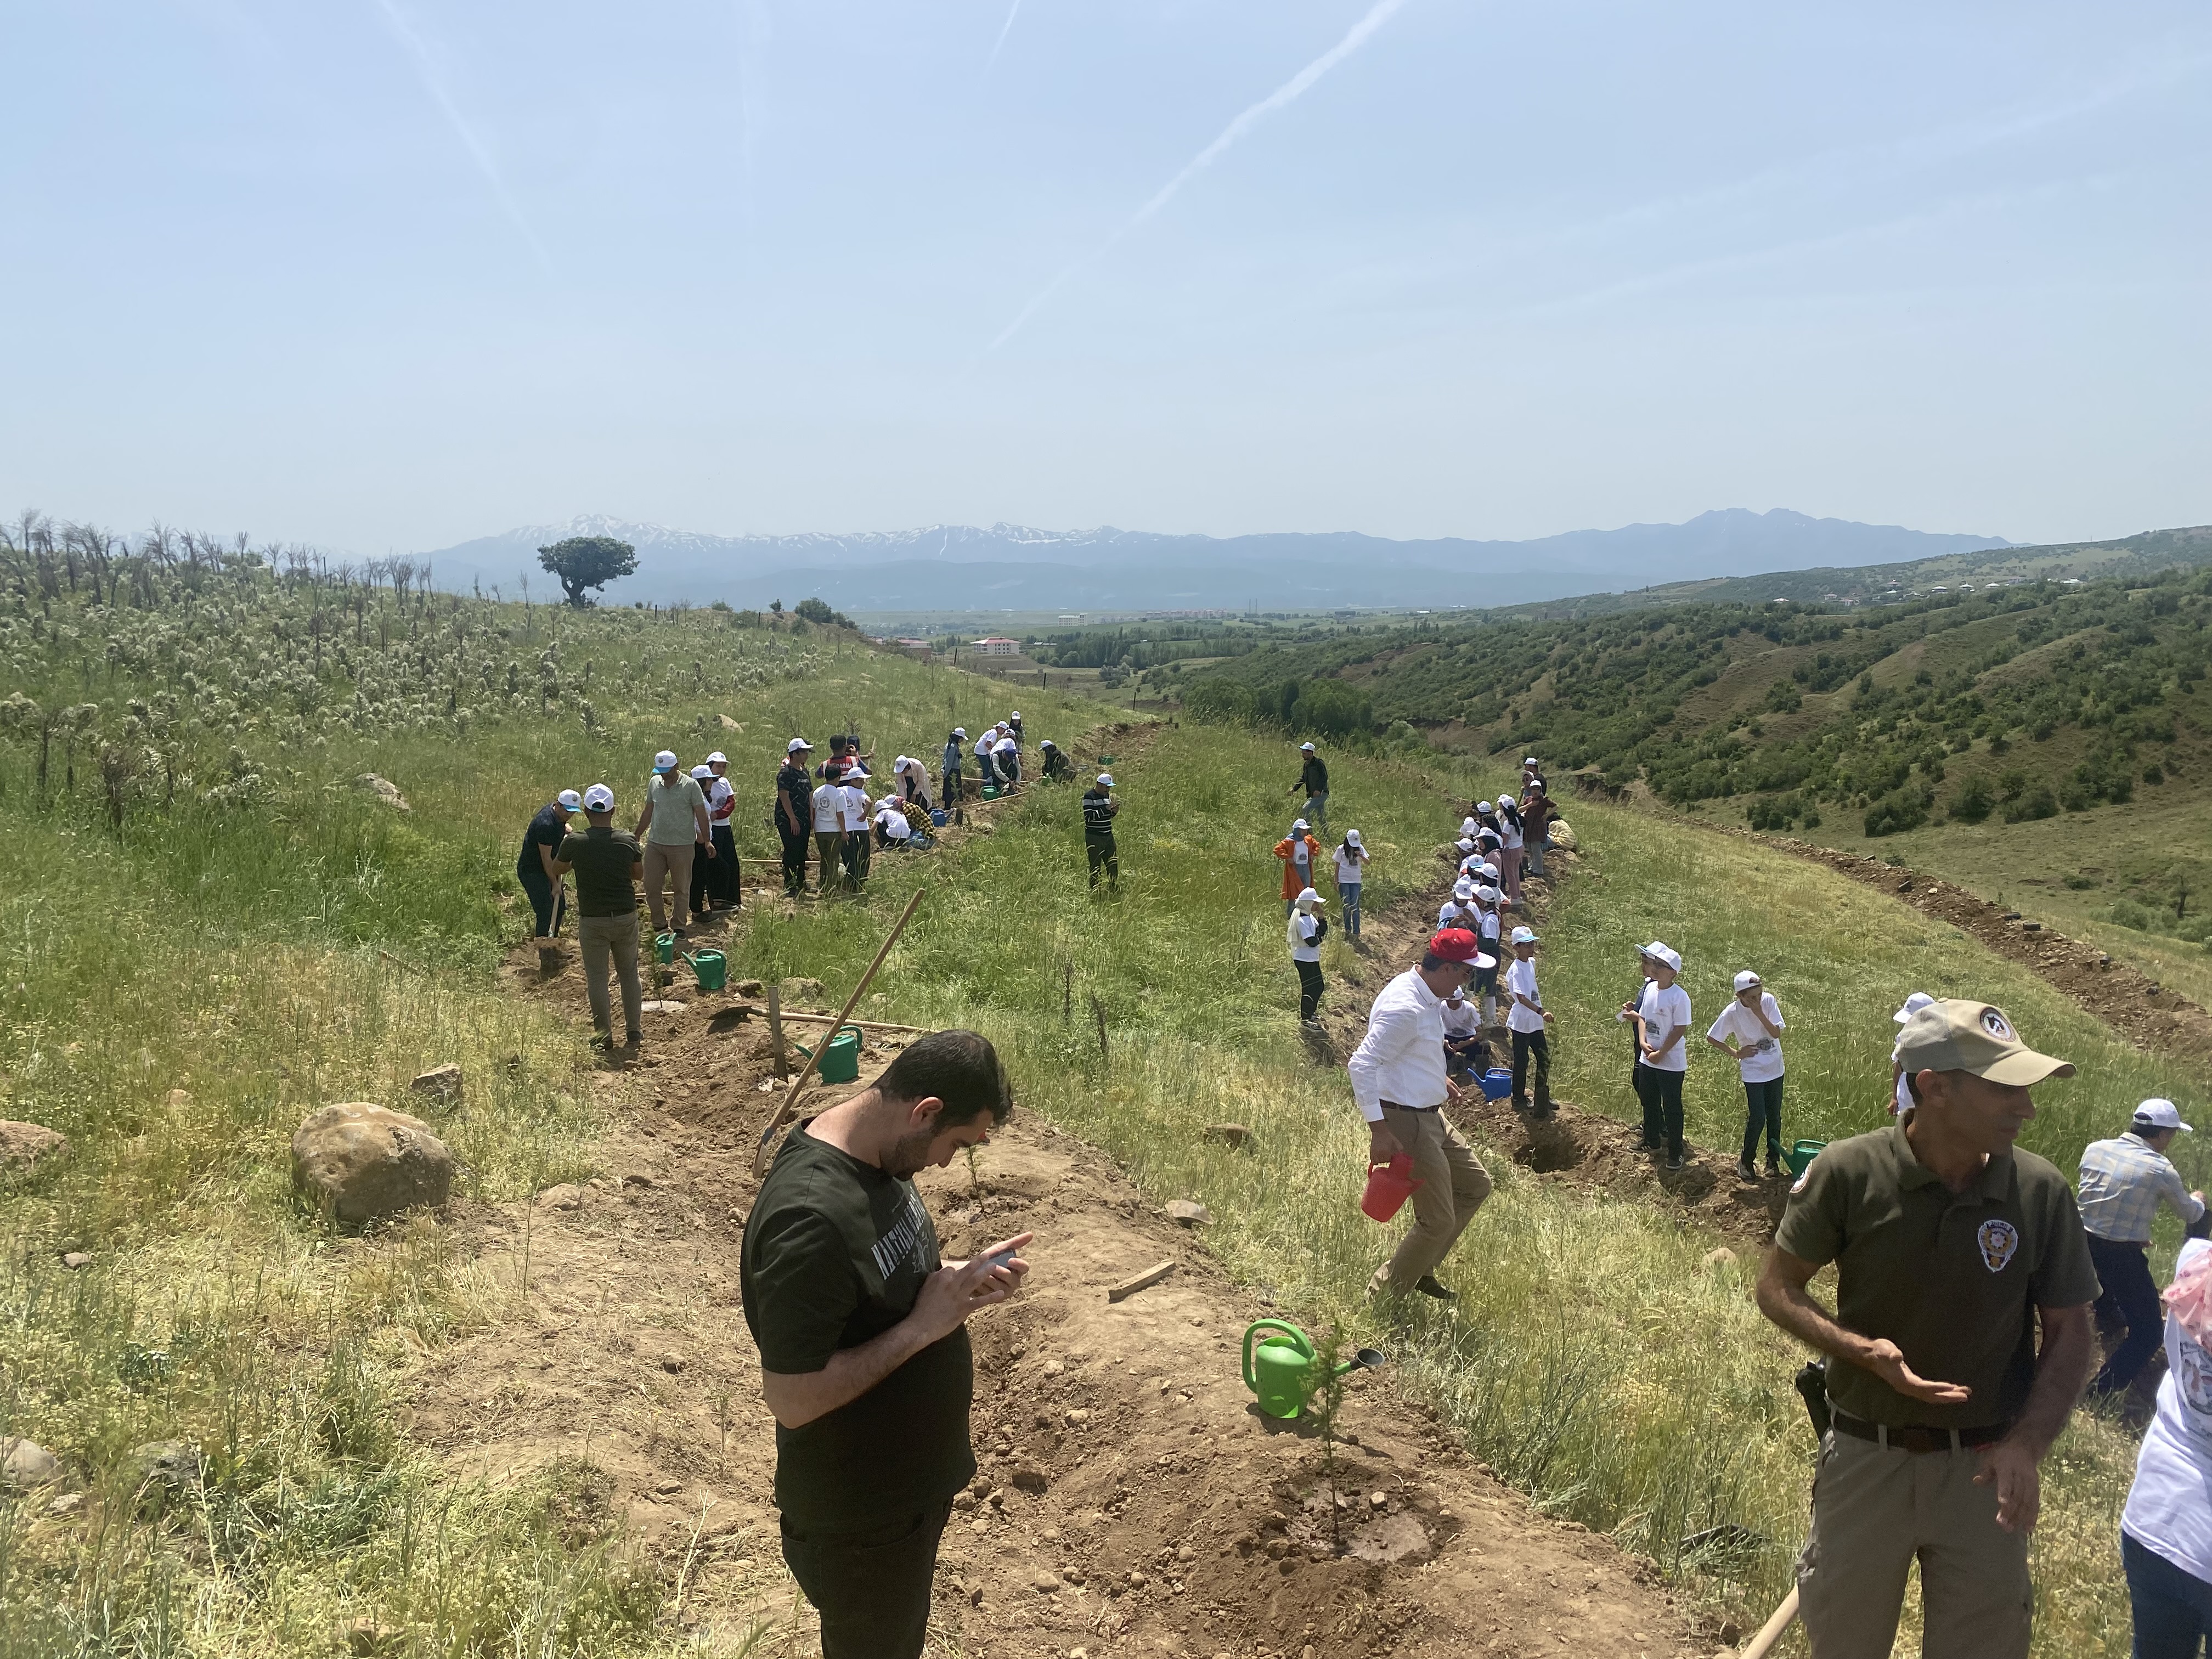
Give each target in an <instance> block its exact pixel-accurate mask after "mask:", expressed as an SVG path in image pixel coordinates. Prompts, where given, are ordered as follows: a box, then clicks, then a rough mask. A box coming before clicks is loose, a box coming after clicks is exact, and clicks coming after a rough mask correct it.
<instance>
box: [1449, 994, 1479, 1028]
mask: <svg viewBox="0 0 2212 1659" xmlns="http://www.w3.org/2000/svg"><path fill="white" fill-rule="evenodd" d="M1481 1029H1482V1010H1481V1009H1480V1008H1478V1007H1476V1006H1474V1004H1473V1003H1472V1002H1469V1001H1468V1000H1466V999H1465V998H1463V997H1462V999H1461V1000H1460V1004H1459V1006H1457V1007H1456V1008H1455V1007H1454V1006H1452V1005H1451V1004H1450V1003H1449V1002H1447V1003H1445V1004H1444V1035H1445V1036H1455V1037H1463V1036H1474V1034H1475V1033H1476V1032H1477V1031H1479V1030H1481Z"/></svg>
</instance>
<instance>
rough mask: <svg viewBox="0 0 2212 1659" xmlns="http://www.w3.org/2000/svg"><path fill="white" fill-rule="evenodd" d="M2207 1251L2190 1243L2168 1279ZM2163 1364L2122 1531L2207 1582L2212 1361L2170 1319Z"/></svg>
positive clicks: (2205, 1245) (2208, 1243)
mask: <svg viewBox="0 0 2212 1659" xmlns="http://www.w3.org/2000/svg"><path fill="white" fill-rule="evenodd" d="M2207 1250H2212V1240H2206V1239H2202V1238H2193V1239H2191V1240H2190V1241H2189V1242H2188V1243H2185V1244H2184V1245H2183V1246H2182V1247H2181V1255H2179V1257H2178V1258H2177V1259H2176V1261H2175V1262H2174V1271H2175V1272H2176V1273H2179V1272H2180V1270H2181V1269H2182V1268H2184V1267H2187V1266H2188V1265H2189V1264H2190V1263H2191V1262H2192V1261H2196V1260H2197V1259H2198V1258H2200V1257H2201V1256H2203V1254H2204V1252H2205V1251H2207ZM2120 1529H2121V1530H2122V1531H2123V1532H2125V1533H2126V1534H2128V1535H2129V1536H2130V1538H2133V1539H2134V1540H2135V1541H2136V1542H2137V1543H2138V1544H2141V1545H2142V1547H2144V1548H2145V1549H2148V1550H2150V1551H2152V1552H2153V1553H2155V1554H2157V1555H2159V1556H2161V1557H2163V1558H2164V1559H2166V1560H2168V1561H2171V1562H2172V1563H2173V1565H2175V1566H2177V1567H2179V1568H2180V1569H2181V1570H2182V1571H2184V1572H2185V1573H2187V1574H2188V1575H2189V1576H2190V1577H2192V1578H2197V1579H2207V1580H2212V1353H2208V1352H2205V1349H2204V1345H2203V1343H2201V1342H2199V1341H2197V1339H2196V1338H2195V1337H2193V1336H2191V1335H2190V1334H2189V1333H2188V1332H2187V1331H2185V1330H2183V1329H2182V1328H2181V1322H2180V1321H2179V1320H2178V1319H2176V1318H2174V1317H2173V1316H2172V1315H2171V1314H2169V1315H2167V1316H2166V1376H2165V1377H2164V1378H2163V1379H2161V1380H2160V1383H2159V1385H2158V1414H2157V1415H2156V1416H2154V1417H2153V1418H2152V1419H2151V1420H2150V1427H2149V1428H2148V1430H2146V1431H2144V1433H2143V1442H2142V1452H2141V1453H2140V1454H2139V1455H2137V1456H2136V1481H2135V1485H2134V1486H2133V1487H2131V1488H2130V1490H2129V1492H2128V1506H2127V1508H2126V1509H2125V1510H2124V1511H2122V1513H2121V1516H2120Z"/></svg>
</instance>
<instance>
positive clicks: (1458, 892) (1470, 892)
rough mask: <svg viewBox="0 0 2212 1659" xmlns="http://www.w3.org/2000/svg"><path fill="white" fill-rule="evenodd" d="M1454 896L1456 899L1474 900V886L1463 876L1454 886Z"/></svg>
mask: <svg viewBox="0 0 2212 1659" xmlns="http://www.w3.org/2000/svg"><path fill="white" fill-rule="evenodd" d="M1452 896H1453V897H1454V898H1455V899H1471V898H1473V897H1474V883H1473V882H1471V881H1469V880H1468V878H1466V877H1465V876H1462V877H1461V878H1459V879H1458V880H1457V881H1455V882H1454V883H1453V884H1452Z"/></svg>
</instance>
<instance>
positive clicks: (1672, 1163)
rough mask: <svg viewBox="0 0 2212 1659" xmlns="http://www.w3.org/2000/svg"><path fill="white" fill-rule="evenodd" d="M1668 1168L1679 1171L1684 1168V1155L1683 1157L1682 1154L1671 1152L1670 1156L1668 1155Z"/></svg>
mask: <svg viewBox="0 0 2212 1659" xmlns="http://www.w3.org/2000/svg"><path fill="white" fill-rule="evenodd" d="M1667 1167H1668V1169H1670V1170H1679V1169H1680V1168H1681V1167H1682V1155H1681V1153H1680V1152H1669V1153H1668V1154H1667Z"/></svg>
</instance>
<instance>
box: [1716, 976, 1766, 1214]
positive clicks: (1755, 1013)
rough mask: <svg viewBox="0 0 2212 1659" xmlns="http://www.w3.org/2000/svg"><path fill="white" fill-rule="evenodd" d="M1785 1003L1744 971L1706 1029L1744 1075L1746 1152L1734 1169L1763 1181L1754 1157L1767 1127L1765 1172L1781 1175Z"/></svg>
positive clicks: (1738, 1173) (1744, 1139) (1739, 1174)
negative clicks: (1783, 1013) (1775, 998)
mask: <svg viewBox="0 0 2212 1659" xmlns="http://www.w3.org/2000/svg"><path fill="white" fill-rule="evenodd" d="M1782 1032H1783V1022H1782V1005H1781V1004H1780V1003H1778V1002H1777V1001H1776V1000H1774V993H1773V992H1771V991H1770V990H1768V989H1767V988H1766V987H1765V984H1764V983H1763V982H1762V981H1760V979H1759V975H1757V974H1755V973H1753V971H1752V970H1751V969H1748V968H1747V969H1744V970H1743V971H1742V972H1741V973H1740V974H1738V975H1736V976H1735V997H1734V999H1733V1000H1730V1002H1729V1006H1727V1007H1725V1008H1723V1009H1722V1010H1721V1017H1720V1018H1718V1019H1717V1020H1715V1021H1714V1022H1713V1023H1712V1026H1711V1029H1710V1030H1707V1031H1706V1033H1705V1041H1706V1042H1710V1043H1711V1044H1712V1045H1713V1047H1714V1048H1717V1049H1719V1050H1720V1051H1721V1052H1722V1053H1723V1054H1726V1055H1727V1056H1728V1057H1729V1059H1730V1060H1734V1061H1735V1063H1736V1070H1737V1072H1738V1073H1739V1074H1740V1075H1741V1077H1742V1079H1743V1099H1744V1121H1743V1153H1742V1156H1741V1157H1740V1158H1737V1159H1736V1161H1735V1172H1736V1174H1737V1176H1739V1177H1741V1179H1743V1180H1745V1181H1756V1180H1758V1179H1759V1171H1758V1170H1755V1169H1753V1167H1752V1162H1751V1160H1752V1159H1753V1158H1754V1157H1756V1156H1757V1155H1758V1152H1759V1128H1760V1127H1761V1126H1762V1125H1764V1126H1765V1130H1766V1173H1767V1174H1768V1175H1769V1176H1778V1175H1780V1174H1781V1173H1782Z"/></svg>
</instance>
